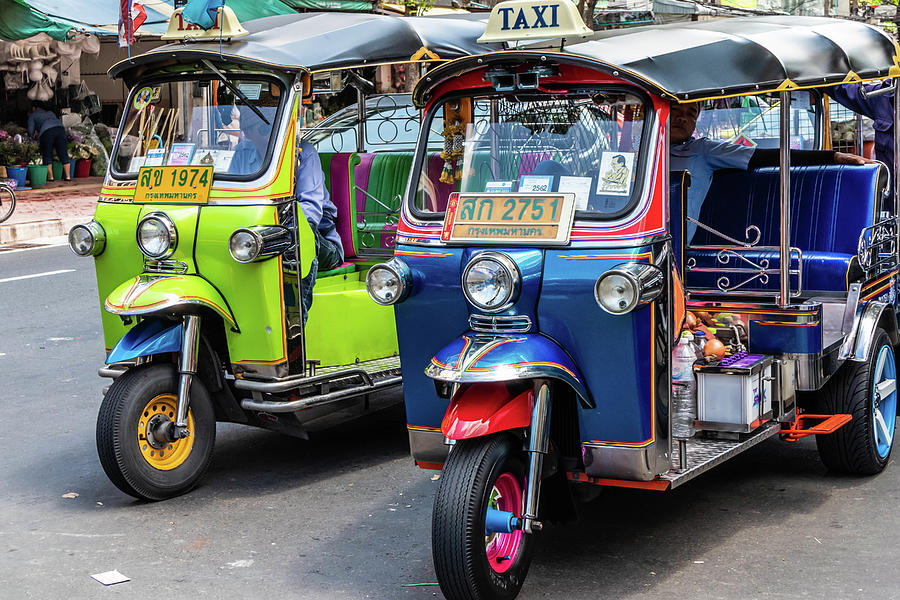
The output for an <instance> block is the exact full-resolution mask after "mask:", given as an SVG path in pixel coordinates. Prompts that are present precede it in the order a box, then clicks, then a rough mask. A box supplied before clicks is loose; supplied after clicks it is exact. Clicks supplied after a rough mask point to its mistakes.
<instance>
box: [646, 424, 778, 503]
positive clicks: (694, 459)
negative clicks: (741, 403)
mask: <svg viewBox="0 0 900 600" xmlns="http://www.w3.org/2000/svg"><path fill="white" fill-rule="evenodd" d="M779 433H781V423H774V422H772V423H766V424H765V425H763V426H762V427H760V428H759V429H757V430H756V431H755V432H754V433H752V434H750V435H749V436H747V437H745V438H744V439H742V440H712V439H704V438H691V439H689V440H687V468H686V469H684V470H683V471H679V470H676V469H671V470H670V471H669V472H667V473H664V474H663V475H660V476H659V479H662V480H665V481H668V482H669V483H670V484H671V487H672V488H676V487H678V486H679V485H681V484H682V483H686V482H688V481H690V480H691V479H693V478H694V477H696V476H697V475H701V474H703V473H705V472H707V471H709V470H710V469H712V468H713V467H715V466H716V465H718V464H720V463H723V462H725V461H726V460H728V459H729V458H732V457H734V456H737V455H738V454H740V453H741V452H744V451H745V450H749V449H750V448H752V447H753V446H755V445H757V444H759V443H760V442H763V441H765V440H767V439H769V438H770V437H774V436H776V435H778V434H779ZM680 458H681V456H680V453H679V449H678V443H677V441H674V443H673V444H672V464H674V465H677V464H679V461H680Z"/></svg>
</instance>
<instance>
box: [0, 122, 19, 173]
mask: <svg viewBox="0 0 900 600" xmlns="http://www.w3.org/2000/svg"><path fill="white" fill-rule="evenodd" d="M5 133H6V132H5V131H2V130H0V171H2V172H0V179H3V178H5V177H9V175H7V173H6V167H8V166H12V165H14V164H15V156H16V147H15V143H14V142H13V141H12V140H10V139H9V137H8V136H7V135H4V134H5Z"/></svg>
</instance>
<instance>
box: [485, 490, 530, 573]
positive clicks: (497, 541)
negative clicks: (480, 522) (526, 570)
mask: <svg viewBox="0 0 900 600" xmlns="http://www.w3.org/2000/svg"><path fill="white" fill-rule="evenodd" d="M488 506H489V507H490V508H495V509H497V510H503V511H506V512H511V513H512V514H514V515H516V516H517V517H521V516H522V486H521V485H520V484H519V482H518V481H517V480H516V478H515V477H513V476H512V474H510V473H503V474H502V475H500V477H498V478H497V481H495V482H494V487H493V488H492V489H491V495H490V497H489V498H488ZM521 544H522V532H521V531H514V532H512V533H493V534H491V535H486V536H485V537H484V551H485V553H486V554H487V560H488V564H489V565H490V566H491V568H492V569H493V570H494V572H496V573H505V572H506V571H508V570H509V568H510V567H511V566H512V565H513V563H514V562H515V561H516V556H517V555H518V553H519V546H521Z"/></svg>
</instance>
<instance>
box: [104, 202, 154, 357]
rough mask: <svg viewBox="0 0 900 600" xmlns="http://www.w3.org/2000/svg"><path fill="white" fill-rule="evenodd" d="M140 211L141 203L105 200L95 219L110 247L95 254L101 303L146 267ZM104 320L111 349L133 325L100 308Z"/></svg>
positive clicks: (106, 346) (107, 245) (107, 344)
mask: <svg viewBox="0 0 900 600" xmlns="http://www.w3.org/2000/svg"><path fill="white" fill-rule="evenodd" d="M140 215H141V207H140V206H138V205H134V204H110V203H106V202H101V203H99V204H98V205H97V210H96V212H95V213H94V219H95V220H96V221H97V222H99V223H100V225H102V226H103V229H104V230H105V231H106V249H105V250H104V251H103V253H102V254H100V255H99V256H96V257H94V270H95V271H96V274H97V292H98V295H99V296H100V306H103V303H104V301H105V300H106V297H107V296H108V295H109V294H110V293H111V292H112V291H113V290H114V289H115V288H116V287H118V286H119V285H120V284H121V283H122V282H124V281H130V280H131V279H133V278H134V276H135V275H137V274H138V273H140V272H142V271H143V270H144V268H143V261H144V257H143V255H142V254H141V251H140V250H138V247H137V243H135V238H134V232H135V229H136V228H137V222H138V219H140ZM100 320H101V322H102V324H103V344H104V347H105V348H106V351H107V353H109V351H110V350H111V349H112V347H113V346H115V345H116V342H118V341H119V340H120V339H121V338H122V336H123V335H125V332H126V331H128V329H129V327H126V326H125V325H124V324H123V323H122V319H120V318H119V317H117V316H115V315H112V314H110V313H108V312H106V311H105V310H104V311H101V312H100Z"/></svg>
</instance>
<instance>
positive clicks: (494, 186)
mask: <svg viewBox="0 0 900 600" xmlns="http://www.w3.org/2000/svg"><path fill="white" fill-rule="evenodd" d="M515 184H516V182H515V181H488V182H487V183H485V184H484V192H485V193H486V194H503V193H505V192H511V191H513V186H514V185H515Z"/></svg>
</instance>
